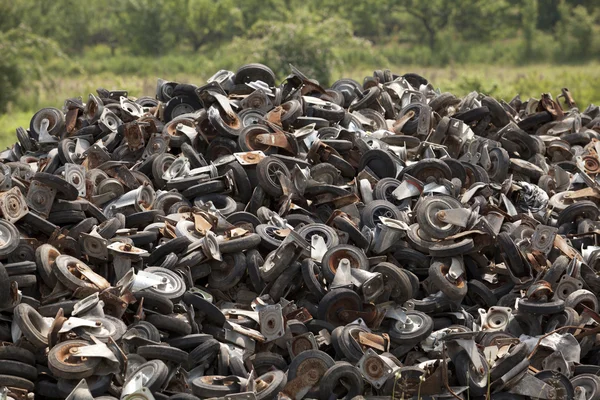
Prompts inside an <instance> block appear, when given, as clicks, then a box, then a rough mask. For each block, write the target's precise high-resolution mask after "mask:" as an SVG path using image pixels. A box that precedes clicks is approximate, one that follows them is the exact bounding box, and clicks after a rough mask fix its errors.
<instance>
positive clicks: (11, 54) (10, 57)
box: [0, 27, 62, 112]
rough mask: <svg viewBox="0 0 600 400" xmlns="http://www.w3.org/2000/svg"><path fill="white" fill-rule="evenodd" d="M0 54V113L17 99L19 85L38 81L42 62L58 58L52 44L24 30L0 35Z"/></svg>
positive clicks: (42, 69) (58, 53) (58, 51)
mask: <svg viewBox="0 0 600 400" xmlns="http://www.w3.org/2000/svg"><path fill="white" fill-rule="evenodd" d="M0 54H2V57H0V112H2V111H5V110H6V108H7V107H8V105H9V103H11V102H13V101H14V100H15V99H16V98H17V97H18V93H19V89H20V88H21V86H22V85H24V84H25V83H30V82H31V81H34V80H39V79H40V78H41V77H42V74H43V72H44V60H47V59H49V58H50V57H61V56H62V53H61V51H60V49H59V47H58V46H57V45H56V43H54V42H53V41H51V40H48V39H45V38H43V37H41V36H38V35H35V34H33V33H31V32H30V31H29V30H27V29H26V28H25V27H19V28H13V29H10V30H8V31H6V32H0Z"/></svg>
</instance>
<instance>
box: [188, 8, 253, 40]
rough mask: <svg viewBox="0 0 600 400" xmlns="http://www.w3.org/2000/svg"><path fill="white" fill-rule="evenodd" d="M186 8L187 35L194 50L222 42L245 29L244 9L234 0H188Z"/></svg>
mask: <svg viewBox="0 0 600 400" xmlns="http://www.w3.org/2000/svg"><path fill="white" fill-rule="evenodd" d="M182 3H183V4H182V5H185V6H184V7H182V8H183V9H184V10H185V16H184V19H183V21H184V26H185V32H186V37H187V38H188V39H189V40H190V42H191V45H192V47H193V49H194V51H198V49H200V47H202V46H203V45H205V44H208V43H220V42H223V41H225V40H229V39H231V38H232V37H234V36H236V35H238V34H241V33H242V32H243V29H244V16H243V14H242V10H241V9H240V8H239V7H238V6H237V4H236V2H235V1H233V0H221V1H214V0H187V1H185V2H182Z"/></svg>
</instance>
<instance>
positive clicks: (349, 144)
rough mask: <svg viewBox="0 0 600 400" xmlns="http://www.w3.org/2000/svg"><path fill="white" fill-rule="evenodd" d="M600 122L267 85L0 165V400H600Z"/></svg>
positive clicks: (200, 98)
mask: <svg viewBox="0 0 600 400" xmlns="http://www.w3.org/2000/svg"><path fill="white" fill-rule="evenodd" d="M599 138H600V110H599V108H598V107H596V106H589V107H587V108H586V109H585V111H583V112H582V111H580V109H579V108H578V107H577V105H576V103H575V101H574V100H573V98H572V96H571V94H570V93H569V91H568V90H567V89H563V91H562V93H561V94H560V95H559V96H558V97H557V98H556V99H553V98H552V97H551V95H550V94H542V95H541V98H540V99H528V100H522V99H520V98H519V96H517V97H515V98H514V99H512V100H511V101H510V102H508V103H507V102H505V101H503V100H497V99H494V98H492V97H490V96H487V95H484V94H480V93H477V92H472V93H470V94H468V95H467V96H465V97H463V98H460V97H456V96H454V95H453V94H450V93H441V92H440V91H439V90H437V89H435V88H434V86H433V85H432V84H431V83H429V82H428V81H427V79H425V78H424V77H422V76H419V75H417V74H412V73H411V74H405V75H396V74H393V73H391V72H390V71H389V70H377V71H375V72H374V74H373V76H372V77H367V78H365V80H364V82H363V83H362V84H359V83H358V82H356V81H354V80H351V79H340V80H338V81H336V82H335V83H333V85H331V87H330V88H326V87H323V86H321V85H320V84H319V83H318V82H316V81H315V80H312V79H310V78H309V77H306V76H305V75H304V74H302V72H301V71H299V70H297V69H296V68H293V67H292V71H291V74H290V75H289V76H288V77H286V78H285V79H284V80H283V82H282V83H281V84H277V82H276V78H275V76H274V74H273V72H272V71H271V70H270V69H269V68H268V67H266V66H264V65H261V64H248V65H244V66H242V67H241V68H240V69H239V70H238V71H237V72H235V73H234V72H231V71H219V72H218V73H216V74H215V75H214V76H212V77H211V78H210V79H209V80H208V82H207V83H206V84H205V85H203V86H195V85H191V84H182V83H177V82H169V81H165V80H162V79H159V81H158V84H157V88H156V95H155V96H154V97H140V98H134V97H131V96H128V93H127V92H126V91H124V90H115V91H109V90H106V89H98V90H97V94H95V95H94V94H90V95H89V97H88V98H87V101H85V102H83V101H82V99H81V98H71V99H67V100H66V101H65V103H64V106H63V108H62V109H57V108H44V109H42V110H40V111H38V112H37V113H36V114H35V115H34V116H33V117H32V119H31V124H30V126H29V128H28V129H23V128H19V129H17V139H18V142H17V143H16V144H15V145H14V146H12V148H10V149H7V150H5V151H3V152H1V153H0V161H1V163H0V215H1V217H2V218H1V219H0V238H1V241H0V260H1V261H2V265H1V266H0V309H1V310H2V311H1V314H0V340H1V341H2V346H0V360H2V361H1V362H0V387H3V388H4V389H2V391H1V392H0V397H1V398H3V399H8V398H12V399H29V398H31V394H35V398H36V399H64V398H68V399H102V400H108V399H128V400H133V399H148V400H151V399H157V400H158V399H179V400H182V399H198V398H222V399H232V400H233V399H238V398H243V399H248V400H252V399H259V400H261V399H265V400H271V399H276V398H282V399H288V398H289V399H302V398H313V399H321V400H329V399H332V398H346V399H351V398H362V397H361V396H364V397H365V398H374V397H377V396H384V397H381V398H390V396H391V397H393V398H398V399H400V398H402V399H410V398H413V399H434V398H435V399H453V398H457V399H467V398H469V399H477V398H481V399H483V398H487V399H497V400H499V399H529V398H531V399H552V400H557V399H598V398H600V376H599V375H600V367H599V366H598V365H599V364H600V351H599V350H600V346H599V345H598V341H597V337H598V336H597V335H598V333H600V327H599V323H600V315H599V314H598V311H599V310H598V296H597V295H598V293H599V292H600V275H599V273H600V257H599V256H600V252H599V250H600V247H599V246H597V242H598V234H599V233H600V225H599V224H600V222H599V218H598V217H599V214H600V211H599V209H598V202H599V201H600V185H599V183H598V180H597V177H598V174H600V157H599V154H600V141H599V140H598V139H599Z"/></svg>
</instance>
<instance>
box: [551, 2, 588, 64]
mask: <svg viewBox="0 0 600 400" xmlns="http://www.w3.org/2000/svg"><path fill="white" fill-rule="evenodd" d="M558 9H559V12H560V16H561V18H560V20H559V21H558V23H557V24H556V36H557V39H558V42H559V46H558V48H557V54H556V58H557V59H558V60H559V61H567V62H573V61H580V60H582V59H584V58H585V57H587V56H588V55H589V54H593V52H594V36H596V34H597V32H595V29H594V28H595V21H596V19H597V15H598V12H590V10H588V9H587V8H586V7H584V6H576V7H572V6H571V5H569V4H568V3H566V2H564V1H561V3H560V4H559V6H558Z"/></svg>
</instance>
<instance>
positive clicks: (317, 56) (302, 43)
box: [224, 8, 370, 85]
mask: <svg viewBox="0 0 600 400" xmlns="http://www.w3.org/2000/svg"><path fill="white" fill-rule="evenodd" d="M292 14H293V18H290V20H288V21H259V22H257V23H256V24H254V26H253V27H252V29H250V30H249V32H248V35H247V37H244V38H238V39H236V40H234V41H233V43H232V44H231V45H230V46H228V47H226V48H225V49H224V51H225V52H227V53H234V54H235V53H236V52H239V53H240V54H246V55H248V56H249V59H247V60H245V62H262V63H264V64H266V65H268V66H269V67H271V68H272V69H273V71H274V72H275V74H276V75H278V76H279V77H284V76H286V75H287V74H289V73H290V68H289V64H293V65H294V66H295V67H297V68H299V69H300V70H301V71H302V72H303V73H305V74H306V75H307V76H309V77H311V78H315V79H317V80H318V81H319V82H320V83H321V84H323V85H327V84H329V83H330V80H331V76H330V74H331V72H332V71H333V70H334V69H335V68H337V67H339V66H340V64H341V63H342V60H341V58H340V57H339V55H338V54H337V53H336V49H340V48H352V47H357V48H363V49H364V48H369V47H370V43H369V42H368V41H366V40H364V39H359V38H356V37H355V36H353V34H352V25H351V24H350V23H349V22H348V21H346V20H344V19H341V18H339V17H337V16H331V17H324V16H322V15H319V14H316V13H312V12H310V11H309V10H308V9H307V8H301V9H296V10H294V12H293V13H292ZM300 21H301V22H300Z"/></svg>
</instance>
